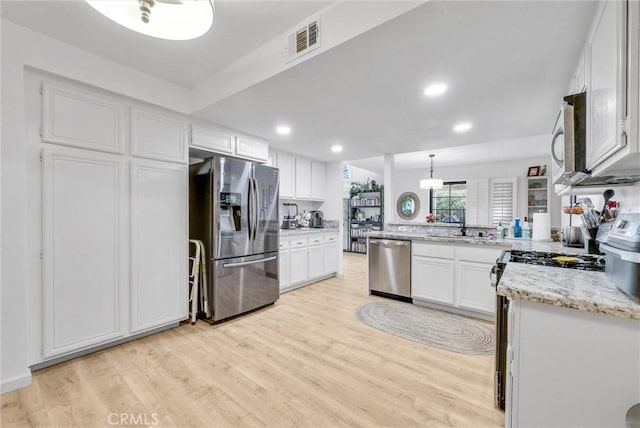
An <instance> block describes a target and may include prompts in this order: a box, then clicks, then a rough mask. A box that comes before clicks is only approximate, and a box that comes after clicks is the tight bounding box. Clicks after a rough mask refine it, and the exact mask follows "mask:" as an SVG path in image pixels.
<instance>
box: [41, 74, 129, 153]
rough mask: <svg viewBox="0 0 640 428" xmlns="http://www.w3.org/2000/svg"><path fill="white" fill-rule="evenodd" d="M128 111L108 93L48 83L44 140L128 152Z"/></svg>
mask: <svg viewBox="0 0 640 428" xmlns="http://www.w3.org/2000/svg"><path fill="white" fill-rule="evenodd" d="M124 111H125V110H124V105H123V104H121V103H119V102H117V101H116V100H114V99H111V98H109V97H107V96H104V95H100V94H96V93H91V92H88V91H82V90H78V89H71V88H66V87H63V86H58V85H54V84H51V83H44V84H43V85H42V141H44V142H45V143H55V144H64V145H68V146H75V147H81V148H85V149H93V150H99V151H103V152H110V153H124Z"/></svg>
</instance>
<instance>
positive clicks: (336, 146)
mask: <svg viewBox="0 0 640 428" xmlns="http://www.w3.org/2000/svg"><path fill="white" fill-rule="evenodd" d="M331 151H332V152H333V153H340V152H341V151H342V146H341V145H340V144H334V145H333V146H331Z"/></svg>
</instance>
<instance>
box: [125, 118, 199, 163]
mask: <svg viewBox="0 0 640 428" xmlns="http://www.w3.org/2000/svg"><path fill="white" fill-rule="evenodd" d="M188 129H189V128H188V123H187V121H186V120H183V119H182V118H179V117H176V116H172V115H169V114H167V113H164V112H160V111H153V110H149V109H142V108H140V107H135V106H133V107H131V155H132V156H137V157H142V158H149V159H157V160H164V161H170V162H180V163H186V162H187V140H188Z"/></svg>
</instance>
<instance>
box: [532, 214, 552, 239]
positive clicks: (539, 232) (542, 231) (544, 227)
mask: <svg viewBox="0 0 640 428" xmlns="http://www.w3.org/2000/svg"><path fill="white" fill-rule="evenodd" d="M531 239H532V240H534V241H551V219H550V216H549V213H533V230H532V233H531Z"/></svg>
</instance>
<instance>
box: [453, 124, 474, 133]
mask: <svg viewBox="0 0 640 428" xmlns="http://www.w3.org/2000/svg"><path fill="white" fill-rule="evenodd" d="M471 126H472V125H471V124H470V123H469V122H460V123H458V124H456V126H454V127H453V131H454V132H457V133H462V132H467V131H468V130H470V129H471Z"/></svg>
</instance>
